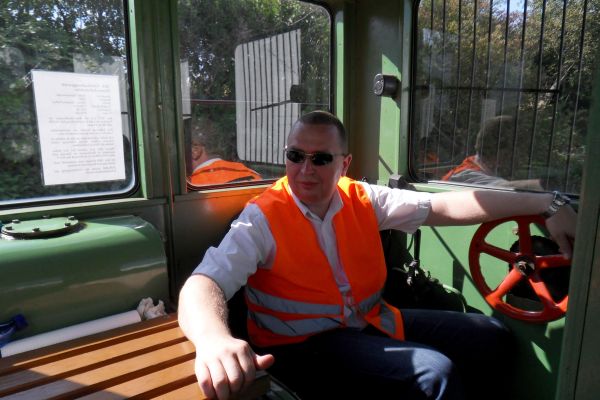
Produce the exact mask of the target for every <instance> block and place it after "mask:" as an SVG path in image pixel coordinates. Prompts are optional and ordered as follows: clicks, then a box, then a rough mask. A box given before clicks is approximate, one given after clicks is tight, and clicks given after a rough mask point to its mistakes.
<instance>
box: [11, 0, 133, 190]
mask: <svg viewBox="0 0 600 400" xmlns="http://www.w3.org/2000/svg"><path fill="white" fill-rule="evenodd" d="M123 15H124V11H123V3H122V2H121V1H118V0H93V1H91V0H83V1H75V0H67V1H40V0H36V1H14V0H4V1H0V109H2V118H1V119H0V201H5V200H10V199H22V198H33V197H45V196H54V195H58V194H77V193H85V192H89V191H104V190H110V188H114V186H113V185H112V184H109V185H98V184H93V185H92V184H78V185H59V186H44V184H43V181H42V172H41V159H40V154H39V141H38V135H37V122H36V116H35V105H34V98H33V88H32V80H31V71H32V70H36V69H39V70H46V71H67V72H73V70H74V58H75V56H78V57H79V58H81V59H83V60H87V62H88V63H92V64H96V65H99V64H102V63H104V62H105V61H107V60H110V61H112V60H113V58H114V57H118V58H121V59H122V60H123V61H125V54H126V49H125V26H124V17H123ZM123 65H127V64H126V63H125V62H123ZM125 72H126V71H125ZM116 186H117V187H118V186H119V185H118V184H117V185H116Z"/></svg>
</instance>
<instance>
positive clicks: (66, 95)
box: [32, 71, 125, 185]
mask: <svg viewBox="0 0 600 400" xmlns="http://www.w3.org/2000/svg"><path fill="white" fill-rule="evenodd" d="M32 75H33V90H34V94H35V107H36V112H37V120H38V131H39V136H40V147H41V152H42V165H43V170H44V184H45V185H62V184H68V183H84V182H98V181H112V180H118V179H125V157H124V154H123V127H122V126H121V105H120V98H119V77H118V76H116V75H95V74H75V73H70V72H49V71H32Z"/></svg>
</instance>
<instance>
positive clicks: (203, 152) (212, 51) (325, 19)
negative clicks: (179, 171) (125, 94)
mask: <svg viewBox="0 0 600 400" xmlns="http://www.w3.org/2000/svg"><path fill="white" fill-rule="evenodd" d="M178 12H179V36H180V56H181V91H182V112H183V126H184V131H185V140H186V148H187V152H186V153H187V154H186V157H187V159H186V163H187V178H188V182H189V183H190V184H191V185H195V186H202V185H220V184H228V185H229V184H234V183H235V184H238V183H239V184H243V183H248V182H250V183H252V182H256V181H257V180H261V179H263V180H264V179H273V178H277V177H280V176H282V175H283V174H284V164H285V163H284V159H283V148H284V146H285V140H286V137H287V134H288V132H289V130H290V127H291V125H292V123H293V122H294V121H295V120H296V119H297V118H298V117H299V116H300V114H301V113H304V112H306V111H309V110H314V109H329V99H330V77H329V75H330V74H329V71H330V63H329V51H330V30H331V28H330V25H331V24H330V19H329V14H328V13H327V12H326V10H325V9H324V8H323V7H321V6H317V5H315V4H310V3H303V2H299V1H291V0H289V1H284V0H281V1H273V0H228V1H216V0H180V1H179V11H178Z"/></svg>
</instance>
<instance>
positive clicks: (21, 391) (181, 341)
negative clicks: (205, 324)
mask: <svg viewBox="0 0 600 400" xmlns="http://www.w3.org/2000/svg"><path fill="white" fill-rule="evenodd" d="M195 354H196V353H195V349H194V345H193V344H192V343H191V342H190V341H188V340H187V338H186V337H185V336H184V334H183V332H182V331H181V330H180V329H179V325H178V323H177V317H176V315H169V316H165V317H159V318H155V319H152V320H148V321H143V322H139V323H136V324H132V325H128V326H125V327H121V328H117V329H113V330H111V331H107V332H103V333H99V334H95V335H91V336H87V337H84V338H80V339H75V340H71V341H68V342H64V343H60V344H57V345H53V346H48V347H45V348H41V349H38V350H32V351H29V352H26V353H22V354H17V355H14V356H11V357H7V358H4V359H1V360H0V398H2V399H28V400H30V399H73V398H85V399H103V400H104V399H124V398H133V399H155V398H156V399H177V400H182V399H205V398H206V397H205V396H204V395H203V393H202V391H201V390H200V388H199V387H198V384H197V382H196V376H195V374H194V358H195ZM269 386H270V379H269V375H268V374H266V373H260V374H259V375H258V376H257V378H256V380H255V381H254V383H253V384H252V385H251V386H250V387H249V388H248V389H247V390H246V391H244V393H243V394H242V395H241V396H240V397H239V398H240V399H253V398H256V397H259V396H260V395H262V394H265V393H266V392H267V391H268V390H269Z"/></svg>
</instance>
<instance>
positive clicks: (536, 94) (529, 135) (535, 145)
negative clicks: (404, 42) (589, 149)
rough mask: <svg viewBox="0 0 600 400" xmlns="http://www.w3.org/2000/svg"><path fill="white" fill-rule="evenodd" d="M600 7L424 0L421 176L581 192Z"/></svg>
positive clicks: (418, 138) (416, 123)
mask: <svg viewBox="0 0 600 400" xmlns="http://www.w3.org/2000/svg"><path fill="white" fill-rule="evenodd" d="M565 5H566V8H565ZM599 10H600V0H575V1H569V2H558V1H548V2H546V1H544V0H534V1H521V0H517V1H510V0H498V1H474V0H457V1H454V0H424V1H421V3H420V4H419V9H418V17H417V31H416V35H417V37H416V38H415V39H416V58H415V64H414V65H415V81H414V85H413V90H412V97H413V103H412V104H413V108H412V119H413V124H412V126H413V127H414V128H413V131H412V143H413V151H412V154H413V167H414V170H415V173H416V174H417V176H418V177H419V178H420V179H423V180H449V181H455V182H465V183H472V184H477V185H491V186H509V187H518V188H527V189H533V190H562V191H566V192H569V193H573V194H578V193H579V191H580V187H581V175H582V167H583V154H584V143H585V135H586V129H587V119H588V112H589V106H590V101H591V90H592V85H591V82H592V78H593V70H594V67H595V65H596V63H597V62H596V60H595V58H594V57H595V56H596V55H597V54H599V51H600V49H599V47H600V46H599V43H600V42H599V41H598V40H591V38H593V37H594V35H595V37H598V36H597V35H598V34H599V33H600V15H598V13H599ZM563 20H564V21H565V22H564V24H563V22H562V21H563Z"/></svg>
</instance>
